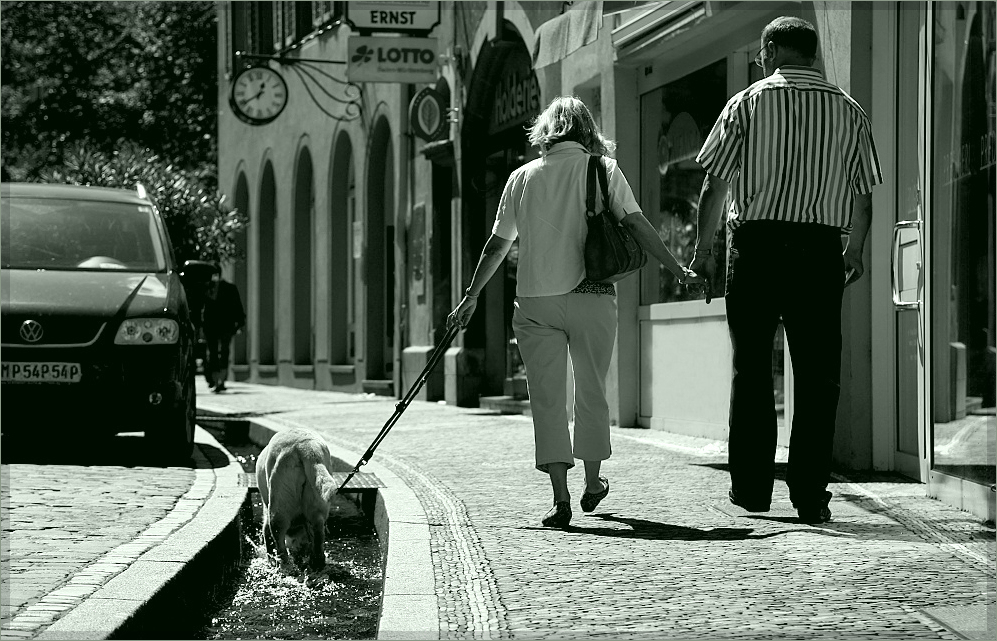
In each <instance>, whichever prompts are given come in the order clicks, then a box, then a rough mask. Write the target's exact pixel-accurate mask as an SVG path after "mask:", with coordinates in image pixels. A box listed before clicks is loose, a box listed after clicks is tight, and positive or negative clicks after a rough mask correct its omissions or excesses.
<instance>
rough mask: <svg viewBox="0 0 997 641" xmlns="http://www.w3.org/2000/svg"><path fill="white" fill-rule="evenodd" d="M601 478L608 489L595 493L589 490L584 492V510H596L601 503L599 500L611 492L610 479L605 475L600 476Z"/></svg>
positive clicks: (582, 501)
mask: <svg viewBox="0 0 997 641" xmlns="http://www.w3.org/2000/svg"><path fill="white" fill-rule="evenodd" d="M599 480H600V481H602V483H603V484H604V485H605V486H606V489H604V490H603V491H602V492H596V493H595V494H590V493H589V492H588V491H586V492H585V493H584V494H582V500H581V505H582V511H583V512H591V511H592V510H594V509H595V508H596V507H597V506H598V505H599V502H600V501H602V499H604V498H606V495H607V494H609V479H607V478H606V477H605V476H600V477H599Z"/></svg>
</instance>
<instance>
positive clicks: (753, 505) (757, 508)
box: [727, 490, 771, 512]
mask: <svg viewBox="0 0 997 641" xmlns="http://www.w3.org/2000/svg"><path fill="white" fill-rule="evenodd" d="M727 498H729V499H730V502H731V503H733V504H734V505H736V506H738V507H739V508H743V509H745V510H747V511H748V512H768V511H769V509H770V508H771V500H769V501H761V500H757V499H756V500H745V499H742V498H741V497H740V496H738V495H737V494H736V493H735V492H734V490H728V491H727Z"/></svg>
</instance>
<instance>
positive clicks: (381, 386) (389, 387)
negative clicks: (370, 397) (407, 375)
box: [361, 378, 395, 396]
mask: <svg viewBox="0 0 997 641" xmlns="http://www.w3.org/2000/svg"><path fill="white" fill-rule="evenodd" d="M361 385H362V387H363V391H364V392H366V393H367V394H377V395H378V396H394V395H395V382H394V381H393V380H391V379H390V378H389V379H384V380H382V379H371V378H366V379H364V380H363V382H362V383H361Z"/></svg>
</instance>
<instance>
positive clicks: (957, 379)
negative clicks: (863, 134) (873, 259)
mask: <svg viewBox="0 0 997 641" xmlns="http://www.w3.org/2000/svg"><path fill="white" fill-rule="evenodd" d="M930 27H931V32H932V45H933V50H932V51H931V61H932V69H931V80H932V88H931V94H932V104H931V110H932V113H931V125H932V126H931V137H932V140H931V143H932V146H931V149H932V151H931V153H930V158H931V163H932V164H931V176H932V182H931V185H932V194H931V209H930V216H929V218H930V225H929V231H930V240H929V245H930V246H929V255H930V261H931V262H930V264H931V272H930V274H931V275H930V278H931V282H930V286H929V301H928V302H929V313H930V327H931V332H930V350H931V357H930V370H929V375H930V381H931V393H930V399H929V401H930V414H929V419H930V420H929V425H930V428H931V429H930V437H931V470H932V481H933V484H934V485H936V486H942V487H941V489H940V488H939V487H935V488H934V490H933V494H935V495H936V496H937V495H939V494H941V493H945V489H944V487H945V486H946V485H947V486H949V487H959V488H961V489H960V492H959V493H960V495H961V496H960V500H961V501H962V507H964V508H966V509H971V510H973V511H974V512H977V511H981V512H982V511H985V510H986V509H987V504H989V506H990V507H989V511H990V514H991V515H990V517H989V518H993V516H992V512H993V501H994V494H993V491H992V489H991V488H992V486H993V485H994V483H995V468H994V462H995V459H997V447H995V434H997V417H995V415H994V414H995V399H994V396H995V388H997V381H995V375H994V355H995V353H997V349H995V328H994V313H995V309H997V301H995V288H997V286H995V278H994V275H995V264H994V246H995V240H997V239H995V229H994V227H995V211H994V200H995V196H994V191H995V190H994V185H995V179H997V177H995V171H994V170H995V147H997V131H995V116H997V104H995V70H994V64H995V62H994V58H995V46H994V33H995V4H994V3H993V2H953V3H940V4H936V5H935V6H934V7H933V10H932V13H931V15H930ZM952 479H957V480H958V481H957V482H954V483H953V482H952ZM966 482H968V483H966ZM953 498H955V497H953Z"/></svg>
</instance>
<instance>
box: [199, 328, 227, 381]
mask: <svg viewBox="0 0 997 641" xmlns="http://www.w3.org/2000/svg"><path fill="white" fill-rule="evenodd" d="M204 338H205V340H206V342H207V354H206V358H205V361H204V378H206V379H207V380H208V384H210V385H216V384H219V383H224V382H225V379H226V374H228V358H229V347H230V345H231V344H232V335H231V334H209V333H205V335H204Z"/></svg>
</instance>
